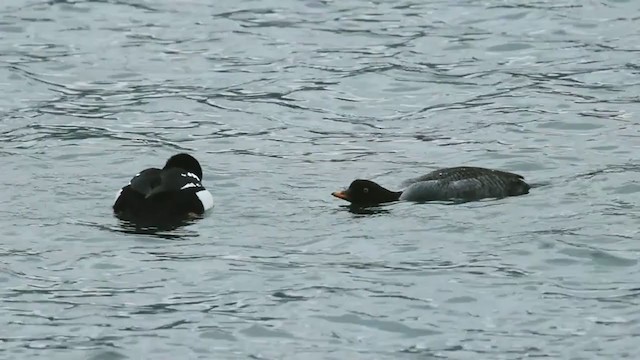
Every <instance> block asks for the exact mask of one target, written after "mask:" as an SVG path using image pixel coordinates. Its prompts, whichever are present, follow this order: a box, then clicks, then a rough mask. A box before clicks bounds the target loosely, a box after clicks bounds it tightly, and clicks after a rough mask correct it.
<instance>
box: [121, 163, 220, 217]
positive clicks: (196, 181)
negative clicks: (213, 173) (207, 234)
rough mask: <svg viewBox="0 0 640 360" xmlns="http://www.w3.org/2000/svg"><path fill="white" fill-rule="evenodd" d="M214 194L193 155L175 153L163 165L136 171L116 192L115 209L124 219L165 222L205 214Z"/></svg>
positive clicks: (211, 204) (210, 206) (211, 203)
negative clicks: (210, 190)
mask: <svg viewBox="0 0 640 360" xmlns="http://www.w3.org/2000/svg"><path fill="white" fill-rule="evenodd" d="M212 207H213V196H212V195H211V193H210V192H209V191H208V190H207V189H205V188H204V186H203V185H202V167H201V166H200V163H199V162H198V160H196V158H194V157H193V156H191V155H189V154H186V153H180V154H176V155H173V156H171V157H170V158H169V159H168V160H167V162H166V163H165V165H164V167H163V168H162V169H158V168H148V169H144V170H142V171H140V172H139V173H138V174H136V175H135V176H134V177H133V178H132V179H131V181H129V184H128V185H126V186H124V187H123V188H122V189H120V190H119V191H118V193H117V194H116V199H115V202H114V204H113V212H114V214H115V216H116V217H118V218H120V219H122V220H129V221H135V222H144V223H153V224H161V223H165V222H171V221H180V220H184V219H188V218H192V217H196V216H199V215H202V214H204V213H205V212H206V211H207V210H209V209H211V208H212Z"/></svg>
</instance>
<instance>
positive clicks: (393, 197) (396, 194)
mask: <svg viewBox="0 0 640 360" xmlns="http://www.w3.org/2000/svg"><path fill="white" fill-rule="evenodd" d="M382 189H383V190H384V191H383V195H382V202H383V203H386V202H392V201H398V200H400V195H402V191H391V190H389V189H385V188H382Z"/></svg>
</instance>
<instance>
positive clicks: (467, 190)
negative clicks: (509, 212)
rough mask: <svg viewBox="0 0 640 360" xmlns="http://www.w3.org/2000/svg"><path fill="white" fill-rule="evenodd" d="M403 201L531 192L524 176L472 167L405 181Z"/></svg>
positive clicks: (463, 198) (458, 168)
mask: <svg viewBox="0 0 640 360" xmlns="http://www.w3.org/2000/svg"><path fill="white" fill-rule="evenodd" d="M403 185H404V186H406V189H405V190H404V191H403V193H402V195H401V197H400V198H401V199H402V200H409V201H437V200H453V199H460V200H478V199H483V198H502V197H507V196H517V195H523V194H527V193H529V189H530V186H529V185H528V184H527V183H526V182H525V181H524V178H523V177H522V176H521V175H518V174H514V173H510V172H506V171H500V170H493V169H485V168H479V167H471V166H459V167H452V168H444V169H439V170H435V171H432V172H430V173H428V174H426V175H423V176H420V177H417V178H414V179H410V180H407V181H405V182H404V184H403Z"/></svg>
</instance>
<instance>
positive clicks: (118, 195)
mask: <svg viewBox="0 0 640 360" xmlns="http://www.w3.org/2000/svg"><path fill="white" fill-rule="evenodd" d="M120 194H122V189H120V190H118V193H117V194H116V199H115V200H114V201H113V203H114V204H115V203H116V201H118V198H119V197H120Z"/></svg>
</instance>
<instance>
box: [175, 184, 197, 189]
mask: <svg viewBox="0 0 640 360" xmlns="http://www.w3.org/2000/svg"><path fill="white" fill-rule="evenodd" d="M192 187H200V185H198V184H194V183H188V184H187V185H185V186H183V187H181V188H180V190H184V189H188V188H192Z"/></svg>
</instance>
